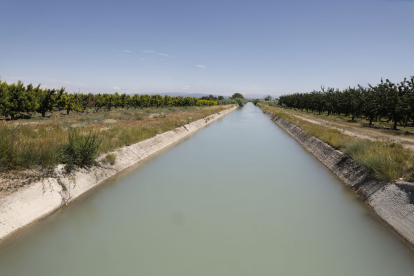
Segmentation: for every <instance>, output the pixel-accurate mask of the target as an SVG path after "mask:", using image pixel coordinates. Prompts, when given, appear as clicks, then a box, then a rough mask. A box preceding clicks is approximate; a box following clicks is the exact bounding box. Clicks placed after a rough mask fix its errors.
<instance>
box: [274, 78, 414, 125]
mask: <svg viewBox="0 0 414 276" xmlns="http://www.w3.org/2000/svg"><path fill="white" fill-rule="evenodd" d="M279 105H281V106H283V107H288V108H297V109H300V110H307V111H309V110H311V111H312V112H314V111H316V112H318V113H319V114H321V113H323V112H326V113H327V114H328V116H329V115H330V114H337V115H345V116H351V117H352V120H354V119H355V118H362V117H364V118H366V119H367V120H369V123H370V125H371V124H372V122H373V121H376V120H378V121H380V120H381V119H382V118H386V119H387V120H388V121H392V122H393V123H394V129H397V124H398V123H400V124H402V125H405V126H407V125H408V123H409V122H410V121H411V122H413V121H414V76H413V77H411V78H410V79H409V80H407V79H406V78H405V79H404V81H402V82H400V83H393V82H391V81H389V80H388V79H387V80H386V81H385V82H384V81H383V80H382V79H381V82H380V83H379V84H377V85H376V86H373V85H370V84H369V85H368V87H362V86H360V85H358V87H354V88H351V87H349V88H347V89H344V90H342V91H340V90H339V89H334V88H327V89H325V88H324V87H321V91H313V92H310V93H296V94H291V95H283V96H280V98H279Z"/></svg>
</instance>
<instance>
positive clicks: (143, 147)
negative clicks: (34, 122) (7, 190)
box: [0, 107, 237, 240]
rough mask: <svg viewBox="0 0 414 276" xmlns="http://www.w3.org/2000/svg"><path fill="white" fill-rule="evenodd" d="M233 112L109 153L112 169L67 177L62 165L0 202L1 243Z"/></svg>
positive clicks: (226, 112) (223, 112) (99, 169)
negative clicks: (112, 157)
mask: <svg viewBox="0 0 414 276" xmlns="http://www.w3.org/2000/svg"><path fill="white" fill-rule="evenodd" d="M235 109H237V107H231V108H228V109H226V110H223V111H221V112H218V113H215V114H212V115H210V116H208V117H206V118H204V119H200V120H197V121H195V122H192V123H189V124H186V125H184V126H182V127H179V128H176V129H174V130H171V131H168V132H164V133H162V134H159V135H156V136H155V137H153V138H150V139H147V140H145V141H141V142H139V143H136V144H133V145H131V146H127V147H122V148H119V149H117V150H116V151H113V152H112V153H115V154H116V156H117V158H116V163H115V164H114V165H112V166H110V165H108V166H103V167H95V168H92V169H91V170H80V171H77V172H76V173H75V174H74V175H72V176H70V177H69V176H67V175H64V174H63V165H59V166H57V167H56V169H55V172H56V174H57V175H58V177H57V178H47V179H44V180H43V181H40V182H36V183H33V184H31V185H30V186H28V187H26V188H24V189H21V190H19V191H17V192H15V193H13V194H11V195H8V196H6V197H4V198H1V199H0V240H2V239H4V238H5V237H6V236H8V235H10V234H12V233H14V232H16V231H17V230H19V229H21V228H22V227H24V226H26V225H29V224H30V223H32V222H35V221H37V220H39V219H42V218H44V217H46V216H47V215H49V214H51V213H53V212H55V211H56V210H58V209H59V208H61V207H62V206H64V205H65V204H68V203H70V202H71V201H73V200H74V199H76V198H77V197H79V196H80V195H82V194H84V193H85V192H87V191H88V190H90V189H92V188H94V187H96V186H97V185H99V184H101V183H102V182H103V181H105V180H107V179H108V178H110V177H111V176H114V175H115V174H117V173H119V172H121V171H123V170H125V169H127V168H128V167H131V166H132V165H135V164H136V163H138V162H139V161H141V160H143V159H145V158H147V157H148V156H150V155H152V154H154V153H156V152H158V151H160V150H162V149H164V148H166V147H168V146H170V145H171V144H173V143H175V142H177V141H179V140H181V139H183V138H185V137H187V136H189V135H191V134H192V133H194V132H196V131H197V130H199V129H201V128H203V127H205V126H207V125H209V124H210V123H212V122H213V121H215V120H217V119H219V118H221V117H223V116H224V115H226V114H228V113H230V112H231V111H234V110H235ZM105 155H106V154H105ZM103 157H104V156H101V157H100V158H103ZM98 159H99V158H98ZM63 187H65V188H63Z"/></svg>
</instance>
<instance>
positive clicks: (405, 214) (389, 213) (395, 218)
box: [259, 107, 414, 248]
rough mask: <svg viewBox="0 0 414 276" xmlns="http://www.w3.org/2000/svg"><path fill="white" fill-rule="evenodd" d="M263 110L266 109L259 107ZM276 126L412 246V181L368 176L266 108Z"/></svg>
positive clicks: (346, 159)
mask: <svg viewBox="0 0 414 276" xmlns="http://www.w3.org/2000/svg"><path fill="white" fill-rule="evenodd" d="M259 108H260V109H261V110H262V111H263V110H265V109H264V108H262V107H259ZM265 112H266V114H267V115H268V116H269V117H270V118H271V119H272V121H274V122H275V123H276V124H277V125H278V126H280V127H281V128H283V129H284V130H285V131H286V132H287V133H289V134H290V135H291V136H293V138H295V139H296V140H297V141H298V142H299V143H300V144H301V145H302V146H303V147H304V148H305V149H306V150H307V151H309V152H310V153H312V154H313V155H314V156H315V157H316V158H317V159H318V160H319V161H320V162H321V163H322V164H324V165H325V166H326V167H328V169H329V170H331V171H332V172H333V173H334V174H336V175H337V176H338V177H339V178H340V179H341V180H342V181H343V182H344V183H345V184H346V185H347V186H348V187H349V188H350V189H352V190H353V191H355V192H356V193H357V194H358V195H360V196H361V197H362V198H363V200H365V202H366V203H367V204H368V205H369V206H370V207H371V208H372V210H373V212H374V213H375V214H376V215H377V216H378V217H379V218H380V219H381V220H382V221H384V222H385V223H386V224H387V225H388V226H389V227H391V228H392V229H393V230H394V231H395V233H397V234H398V235H399V236H400V237H402V238H403V240H404V241H406V242H407V243H408V244H409V245H411V247H413V248H414V184H412V183H406V182H396V183H387V182H382V181H379V180H377V179H375V178H372V177H370V176H369V174H368V173H367V172H366V171H365V170H364V168H363V167H362V166H360V165H358V164H357V163H356V162H355V161H353V160H352V159H351V158H349V157H347V156H345V155H344V154H343V153H342V152H341V151H338V150H336V149H334V148H332V147H331V146H330V145H328V144H326V143H325V142H323V141H322V140H320V139H318V138H316V137H313V136H309V135H307V134H306V133H305V132H304V131H303V130H302V129H301V128H299V127H297V126H295V125H294V124H291V123H289V122H288V121H286V120H284V119H282V118H280V117H278V116H276V115H274V114H273V113H272V112H270V111H268V110H266V111H265Z"/></svg>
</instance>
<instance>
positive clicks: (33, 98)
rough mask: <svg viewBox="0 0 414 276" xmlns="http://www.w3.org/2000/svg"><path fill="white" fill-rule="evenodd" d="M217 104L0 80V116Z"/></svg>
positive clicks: (177, 98) (183, 98) (12, 117)
mask: <svg viewBox="0 0 414 276" xmlns="http://www.w3.org/2000/svg"><path fill="white" fill-rule="evenodd" d="M212 105H217V101H214V100H202V99H198V98H193V97H170V96H168V95H166V96H165V97H163V96H160V95H146V94H145V95H138V94H135V95H133V96H130V95H126V94H121V95H119V94H118V93H115V94H97V95H94V94H92V93H89V94H81V93H79V94H76V93H75V94H71V93H67V92H65V88H61V89H59V90H57V89H41V88H40V85H39V86H37V87H34V86H33V85H32V84H29V85H27V86H24V84H23V83H22V82H21V81H19V82H18V83H12V84H7V83H6V82H2V81H0V115H1V116H4V117H6V118H7V117H9V116H10V117H11V119H15V118H17V117H25V116H30V114H32V113H35V112H37V113H40V114H42V116H43V117H45V116H46V113H47V112H53V111H62V110H64V111H66V114H69V113H70V112H71V111H76V112H85V111H87V110H92V111H94V112H98V111H110V110H111V109H113V108H126V109H129V108H144V107H166V106H212Z"/></svg>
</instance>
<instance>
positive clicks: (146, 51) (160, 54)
mask: <svg viewBox="0 0 414 276" xmlns="http://www.w3.org/2000/svg"><path fill="white" fill-rule="evenodd" d="M142 52H143V53H146V54H155V55H159V56H163V57H170V55H167V54H163V53H160V52H156V51H149V50H144V51H142Z"/></svg>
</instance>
